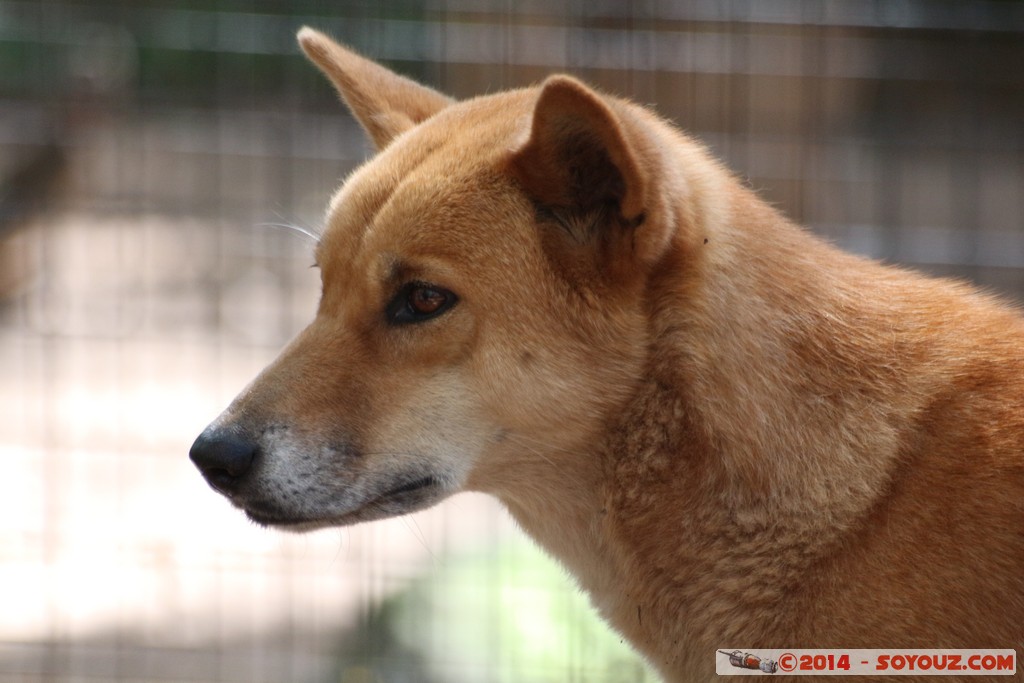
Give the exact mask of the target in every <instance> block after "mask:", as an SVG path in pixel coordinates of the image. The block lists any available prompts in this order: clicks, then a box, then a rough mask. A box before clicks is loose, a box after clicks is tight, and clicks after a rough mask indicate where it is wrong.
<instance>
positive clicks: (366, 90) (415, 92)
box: [298, 26, 452, 150]
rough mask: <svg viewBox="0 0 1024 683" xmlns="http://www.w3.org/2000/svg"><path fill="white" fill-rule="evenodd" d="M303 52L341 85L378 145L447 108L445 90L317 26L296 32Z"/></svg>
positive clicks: (347, 100) (353, 108) (334, 81)
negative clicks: (387, 65)
mask: <svg viewBox="0 0 1024 683" xmlns="http://www.w3.org/2000/svg"><path fill="white" fill-rule="evenodd" d="M298 39H299V45H300V46H302V51H303V52H305V53H306V56H307V57H309V59H310V60H312V62H313V63H314V64H316V65H317V66H318V67H319V68H320V70H321V71H323V72H324V74H325V75H326V76H327V77H328V78H329V79H330V80H331V82H332V83H333V84H334V87H335V88H337V90H338V93H339V94H340V95H341V97H342V99H343V100H344V101H345V104H347V105H348V108H349V109H350V110H352V114H353V115H354V116H355V117H356V119H357V120H358V121H359V123H360V124H361V125H362V126H363V128H364V129H365V130H366V132H367V133H368V134H369V135H370V138H371V139H372V140H373V142H374V144H375V145H376V146H377V149H378V150H380V149H384V147H386V146H387V145H388V143H389V142H391V141H392V140H393V139H394V138H396V137H397V136H398V135H400V134H401V133H403V132H404V131H406V130H408V129H409V128H412V127H413V126H415V125H416V124H418V123H420V122H422V121H424V120H425V119H428V118H430V117H431V116H433V115H434V114H436V113H437V112H438V111H440V110H441V109H444V108H445V107H447V106H448V105H449V104H451V103H452V100H451V99H450V98H448V97H446V96H445V95H442V94H441V93H439V92H437V91H436V90H431V89H430V88H428V87H426V86H423V85H420V84H419V83H416V82H415V81H412V80H410V79H408V78H405V77H404V76H400V75H398V74H396V73H394V72H393V71H390V70H388V69H386V68H384V67H383V66H381V65H380V64H377V63H376V62H372V61H370V60H369V59H366V58H365V57H361V56H360V55H358V54H356V53H355V52H353V51H351V50H349V49H348V48H345V47H342V46H341V45H339V44H338V43H336V42H334V41H333V40H331V39H330V38H328V37H327V36H325V35H324V34H322V33H320V32H319V31H315V30H313V29H311V28H309V27H308V26H307V27H304V28H303V29H302V30H301V31H299V34H298Z"/></svg>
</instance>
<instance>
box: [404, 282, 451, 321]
mask: <svg viewBox="0 0 1024 683" xmlns="http://www.w3.org/2000/svg"><path fill="white" fill-rule="evenodd" d="M447 300H448V297H447V296H445V293H444V292H442V291H440V290H437V289H433V288H431V287H414V288H413V289H412V290H411V291H410V292H409V308H411V309H412V310H413V312H415V313H417V314H419V315H432V314H434V313H437V312H438V311H439V310H440V309H441V307H442V306H444V304H445V301H447Z"/></svg>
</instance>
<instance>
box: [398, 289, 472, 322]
mask: <svg viewBox="0 0 1024 683" xmlns="http://www.w3.org/2000/svg"><path fill="white" fill-rule="evenodd" d="M457 301H458V297H456V296H455V295H454V294H453V293H451V292H449V291H448V290H447V289H442V288H441V287H435V286H434V285H428V284H425V283H422V282H410V283H409V284H407V285H405V286H404V287H402V289H400V290H399V292H398V294H397V295H396V296H395V298H394V299H392V300H391V303H389V304H388V307H387V314H388V321H389V322H391V323H392V324H395V325H402V324H405V323H418V322H422V321H424V320H429V319H430V318H434V317H437V316H439V315H441V314H442V313H444V312H445V311H447V310H448V309H449V308H451V307H452V306H454V305H455V303H456V302H457Z"/></svg>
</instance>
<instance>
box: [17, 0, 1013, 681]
mask: <svg viewBox="0 0 1024 683" xmlns="http://www.w3.org/2000/svg"><path fill="white" fill-rule="evenodd" d="M303 24H310V25H313V26H315V27H318V28H320V29H322V30H325V31H327V32H329V33H332V34H334V35H335V36H336V37H338V38H340V39H342V40H343V41H346V42H348V43H349V44H351V45H353V46H355V47H357V48H358V49H360V50H362V51H363V52H364V53H366V54H367V55H369V56H372V57H374V58H377V59H380V60H382V61H384V62H386V63H387V64H389V65H391V66H392V67H393V68H395V69H397V70H399V71H401V72H403V73H406V74H408V75H411V76H413V77H415V78H418V79H420V80H422V81H424V82H426V83H428V84H431V85H433V86H435V87H438V88H440V89H442V90H445V91H447V92H449V93H451V94H453V95H456V96H459V97H466V96H471V95H474V94H479V93H486V92H492V91H496V90H499V89H501V88H505V87H510V86H520V85H526V84H529V83H531V82H536V81H538V80H540V79H541V78H543V76H544V75H546V74H548V73H550V72H551V71H561V70H567V71H571V72H573V73H576V74H578V75H579V76H582V77H584V78H586V79H589V80H590V81H592V82H593V83H595V84H596V85H598V86H600V87H602V88H604V89H606V90H607V91H610V92H613V93H617V94H622V95H626V96H629V97H631V98H633V99H635V100H638V101H640V102H644V103H652V104H656V106H657V109H658V110H659V111H660V112H661V113H662V114H664V115H666V116H668V117H669V118H671V119H673V120H674V121H676V122H677V123H678V124H679V125H680V126H682V127H683V128H684V129H686V130H688V131H690V132H691V133H692V134H694V135H696V136H698V137H699V138H701V139H702V140H704V141H705V142H706V143H707V144H708V145H709V146H710V147H711V148H712V150H713V151H714V152H715V153H716V154H717V155H718V156H720V157H722V158H723V159H724V160H725V161H726V162H727V163H728V164H729V165H730V166H731V167H732V168H733V169H734V170H735V171H736V172H737V173H738V174H740V175H741V176H742V177H744V178H745V179H746V180H747V182H749V184H750V185H751V186H753V187H754V188H756V189H757V190H758V191H760V193H761V194H762V196H764V197H765V198H766V199H767V200H769V201H770V202H772V203H773V204H775V205H777V206H778V207H779V208H781V209H782V210H783V211H784V212H786V213H787V214H789V215H790V216H792V217H793V218H795V219H796V220H798V221H801V222H803V223H805V224H806V225H808V226H809V227H810V228H811V229H812V230H814V231H816V232H818V233H820V234H822V235H824V236H826V237H827V238H829V239H831V240H833V241H835V242H837V243H838V244H840V245H841V246H843V247H845V248H848V249H851V250H854V251H857V252H860V253H863V254H867V255H869V256H872V257H876V258H881V259H884V260H886V261H891V262H900V263H905V264H909V265H911V266H914V267H917V268H921V269H924V270H927V271H930V272H934V273H939V274H944V275H952V276H956V277H960V278H965V279H970V280H972V281H974V282H976V283H978V284H980V285H982V286H984V287H986V288H989V289H991V290H994V291H996V292H999V293H1001V294H1003V295H1005V296H1006V297H1008V298H1011V299H1014V300H1018V301H1019V300H1021V297H1022V296H1024V129H1022V122H1024V3H1022V2H1013V1H1009V0H1007V1H998V0H992V1H986V2H973V1H968V0H875V1H870V0H832V1H828V0H820V1H819V0H729V1H727V2H719V1H717V0H692V1H683V0H567V1H565V2H552V1H551V0H517V1H516V2H513V1H512V0H426V1H419V0H382V1H373V0H334V1H332V2H327V1H325V0H289V1H286V0H130V1H129V0H89V1H85V0H81V1H76V0H66V1H64V2H54V1H50V0H0V465H2V467H3V470H2V471H3V474H2V476H0V681H4V682H6V681H26V682H28V681H32V682H36V681H40V682H42V681H47V682H49V681H53V682H58V681H59V682H70V681H210V682H213V681H267V682H275V683H281V682H297V683H306V682H310V683H313V682H322V681H343V682H350V683H366V682H370V681H389V682H390V681H396V682H400V681H423V682H427V681H439V682H440V681H445V682H449V681H455V682H458V681H474V682H480V681H509V682H511V681H516V682H524V681H552V682H554V681H560V682H562V681H584V680H586V681H645V680H646V681H650V680H654V678H653V676H652V675H651V674H650V672H648V671H646V670H645V669H644V668H643V666H642V665H641V664H640V663H639V662H638V661H637V660H636V659H635V658H633V657H632V656H631V655H630V654H629V652H628V650H627V649H626V648H625V646H623V645H622V644H621V643H620V641H619V639H618V638H617V637H616V636H614V635H611V634H609V633H608V632H607V631H606V630H604V628H603V627H602V626H601V625H600V624H598V623H596V622H595V620H594V618H593V616H592V615H591V614H590V612H589V608H588V607H587V606H586V602H585V600H583V599H582V598H580V596H578V595H577V593H576V591H575V589H574V588H573V587H572V585H571V583H570V582H569V581H568V580H567V579H565V578H564V576H563V575H562V574H561V572H560V570H559V569H558V568H557V567H554V566H553V565H552V564H551V563H550V562H549V561H547V560H546V559H545V558H543V557H541V556H540V555H539V554H538V553H537V551H535V550H534V549H533V548H532V547H531V545H530V544H529V543H528V542H527V541H525V540H524V539H523V538H522V537H521V535H520V534H519V533H518V532H517V531H516V530H515V529H514V528H513V525H512V524H511V523H510V522H509V521H508V519H507V518H506V516H505V514H504V513H503V512H502V511H501V509H500V508H499V507H498V506H497V505H496V504H495V503H493V502H492V501H490V500H488V499H485V498H482V497H477V496H471V495H463V496H459V497H456V498H455V499H453V500H451V501H449V502H447V503H445V504H443V505H442V506H440V507H439V508H437V509H435V510H432V511H429V512H426V513H423V514H418V515H415V516H411V517H406V518H402V519H399V520H392V521H389V522H381V523H374V524H371V525H366V526H361V527H356V528H354V529H346V530H335V531H325V532H319V533H317V534H313V535H309V536H299V537H296V536H287V535H282V534H279V533H277V532H271V531H265V530H261V529H256V528H254V527H252V526H251V525H249V524H248V523H247V522H246V521H245V520H244V518H243V517H242V515H241V514H240V513H238V512H236V511H234V510H232V509H231V508H230V507H229V506H228V504H227V503H226V502H225V501H224V500H222V499H221V498H220V497H219V496H217V495H215V494H213V493H212V492H211V491H210V490H209V489H208V488H207V487H206V485H205V484H204V483H203V482H202V480H201V478H200V477H199V475H198V474H197V473H196V472H195V471H194V470H193V468H192V466H191V464H190V463H189V461H188V458H187V452H188V448H189V446H190V444H191V441H192V439H193V438H194V436H195V435H196V434H198V433H199V431H200V430H201V429H202V428H203V427H204V426H205V425H206V423H207V422H208V421H209V420H210V419H212V418H213V417H214V416H215V415H216V414H217V413H218V412H219V411H220V410H221V409H222V408H223V407H224V406H225V405H226V404H227V402H228V401H229V400H230V399H231V398H232V397H233V396H234V395H235V394H236V393H237V391H238V390H239V389H241V388H242V387H243V386H244V385H245V384H246V382H247V381H248V380H249V379H250V378H251V377H252V376H253V375H254V374H255V373H256V372H257V371H258V370H259V369H260V368H261V367H263V365H264V364H265V363H267V362H268V361H269V360H270V359H272V358H273V357H274V356H275V355H276V352H277V350H278V349H279V348H280V347H281V345H282V344H284V343H285V342H286V341H287V340H288V339H289V338H290V337H291V336H292V335H293V334H294V333H296V332H297V331H298V330H299V329H300V328H301V327H302V326H303V324H304V323H305V322H306V321H308V320H309V319H310V318H311V317H312V314H313V311H314V309H315V305H316V301H317V282H318V278H317V275H316V273H315V272H314V271H311V270H310V269H309V267H308V266H310V264H311V263H312V244H311V242H310V240H308V239H306V238H304V237H303V236H302V235H301V234H299V233H298V232H297V231H294V230H290V229H288V228H283V227H278V226H276V225H275V224H280V225H295V226H299V227H304V228H313V229H315V228H317V227H318V226H319V224H320V220H321V215H322V211H323V207H324V206H325V204H326V201H327V199H328V198H329V196H330V194H331V193H332V192H333V190H334V189H335V187H336V186H337V185H338V183H339V181H340V179H341V178H343V177H344V175H345V174H346V173H347V172H348V171H350V170H351V169H352V168H353V167H354V166H355V165H357V164H359V163H360V162H361V161H362V160H363V159H364V158H365V157H366V156H367V154H368V148H367V145H366V143H365V141H364V139H363V136H362V133H361V131H360V130H359V128H358V126H357V125H356V124H355V123H354V122H353V121H352V119H351V118H350V117H349V116H348V114H347V113H346V112H345V111H344V109H343V108H342V107H341V106H340V105H339V104H338V103H337V102H336V99H335V95H334V93H333V91H332V90H331V88H330V87H329V85H328V84H327V83H326V82H325V81H324V80H323V79H322V77H321V76H320V75H319V73H318V72H316V71H315V70H314V69H313V68H312V67H311V66H309V65H307V64H306V63H305V62H304V60H303V59H302V58H300V56H299V53H298V50H297V49H296V47H295V42H294V34H295V32H296V30H297V29H298V28H299V27H300V26H302V25H303Z"/></svg>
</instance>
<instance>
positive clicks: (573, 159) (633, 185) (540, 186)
mask: <svg viewBox="0 0 1024 683" xmlns="http://www.w3.org/2000/svg"><path fill="white" fill-rule="evenodd" d="M512 168H513V170H514V172H515V175H516V176H517V177H518V179H519V181H520V182H521V183H522V185H523V187H524V189H525V190H526V191H527V193H528V194H530V195H531V196H532V197H533V198H534V199H535V200H537V201H538V202H540V203H541V204H544V205H547V206H550V207H552V208H562V209H575V210H583V211H589V210H593V209H596V208H601V207H604V206H608V205H615V206H617V208H618V211H619V212H620V213H621V217H622V218H624V219H625V220H626V221H628V222H630V223H638V222H640V221H642V220H643V214H644V211H645V210H646V209H647V207H646V197H645V194H646V189H647V188H646V185H647V180H646V177H645V173H644V169H643V168H642V165H641V164H640V162H639V160H638V158H637V156H636V153H635V151H634V149H633V145H632V144H631V142H630V140H629V139H628V137H627V133H626V131H625V130H624V128H623V126H622V123H621V122H620V121H619V118H618V117H617V116H616V114H615V112H614V111H612V109H611V108H610V107H609V106H608V104H606V103H605V102H604V100H603V99H602V98H601V96H600V95H598V94H597V93H595V92H594V91H593V90H591V89H590V88H588V87H587V86H585V85H583V84H582V83H580V82H579V81H577V80H576V79H574V78H571V77H569V76H552V77H551V78H549V79H547V80H546V81H545V82H544V84H543V85H542V86H541V92H540V97H539V98H538V99H537V104H536V105H535V107H534V111H533V123H532V127H531V130H530V137H529V140H528V141H527V143H526V144H525V145H524V146H523V147H522V148H521V149H519V150H518V151H517V152H516V154H515V156H514V158H513V160H512Z"/></svg>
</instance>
